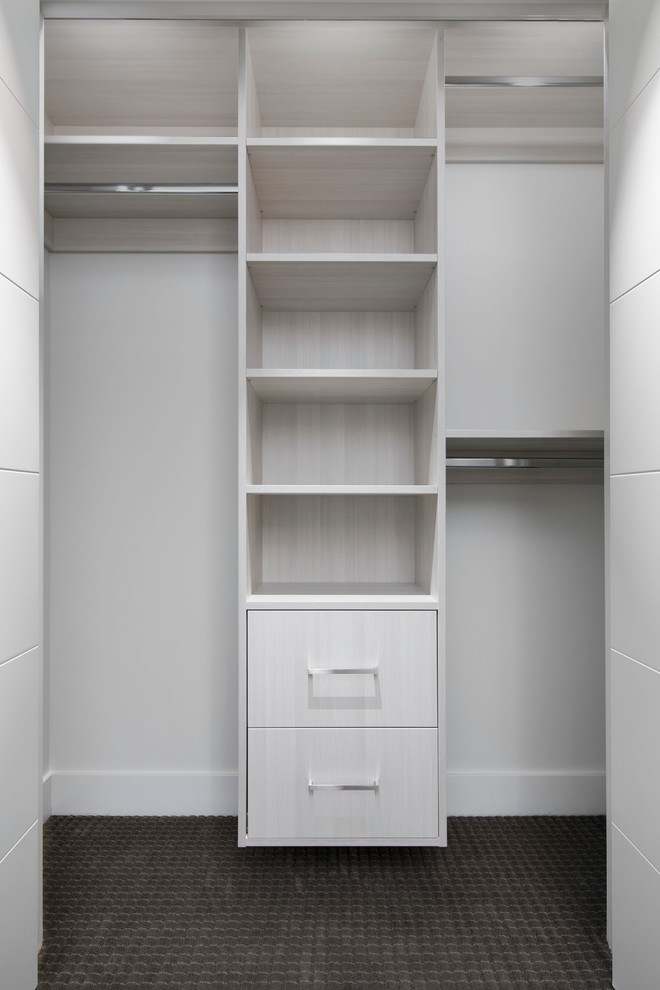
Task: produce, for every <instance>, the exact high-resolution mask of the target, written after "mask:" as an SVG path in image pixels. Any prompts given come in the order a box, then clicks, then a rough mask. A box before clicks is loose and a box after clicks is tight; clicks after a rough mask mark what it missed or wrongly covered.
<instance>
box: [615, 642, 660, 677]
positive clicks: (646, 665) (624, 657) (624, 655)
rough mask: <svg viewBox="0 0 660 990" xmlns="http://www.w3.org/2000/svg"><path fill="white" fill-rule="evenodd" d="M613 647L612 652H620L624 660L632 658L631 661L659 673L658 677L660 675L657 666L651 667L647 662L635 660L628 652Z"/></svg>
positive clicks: (619, 654) (653, 672)
mask: <svg viewBox="0 0 660 990" xmlns="http://www.w3.org/2000/svg"><path fill="white" fill-rule="evenodd" d="M611 649H612V653H616V654H618V656H620V657H622V658H623V659H624V660H630V661H631V663H636V664H638V665H639V666H640V667H644V668H645V670H650V671H651V673H652V674H657V675H658V677H660V670H658V669H657V668H656V667H649V665H648V664H647V663H643V662H642V661H641V660H635V658H634V657H631V656H628V654H627V653H623V652H622V651H621V650H617V649H616V648H615V647H614V646H613V647H612V648H611Z"/></svg>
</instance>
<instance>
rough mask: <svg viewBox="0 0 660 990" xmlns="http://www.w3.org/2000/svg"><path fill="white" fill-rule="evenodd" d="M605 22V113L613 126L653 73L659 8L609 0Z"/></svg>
mask: <svg viewBox="0 0 660 990" xmlns="http://www.w3.org/2000/svg"><path fill="white" fill-rule="evenodd" d="M609 20H610V24H609V27H610V30H609V50H610V73H609V100H610V107H609V112H610V121H611V123H612V125H614V124H616V123H617V121H618V120H619V119H620V118H621V117H622V115H623V114H624V112H625V111H626V109H627V108H628V107H629V106H630V104H631V103H632V102H633V100H634V99H635V98H636V97H637V96H639V94H640V93H641V91H642V90H643V88H644V87H645V86H646V85H647V84H648V82H649V81H650V79H651V77H652V76H654V75H655V73H656V72H657V69H658V51H659V50H660V7H659V6H658V4H657V2H656V0H632V2H631V0H611V2H610V18H609Z"/></svg>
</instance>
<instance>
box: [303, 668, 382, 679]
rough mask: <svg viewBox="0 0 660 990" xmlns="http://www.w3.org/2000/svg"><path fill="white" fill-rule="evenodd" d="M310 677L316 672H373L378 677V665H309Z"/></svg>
mask: <svg viewBox="0 0 660 990" xmlns="http://www.w3.org/2000/svg"><path fill="white" fill-rule="evenodd" d="M307 673H308V674H309V676H310V677H313V676H314V674H373V675H374V677H378V667H377V666H376V667H308V668H307Z"/></svg>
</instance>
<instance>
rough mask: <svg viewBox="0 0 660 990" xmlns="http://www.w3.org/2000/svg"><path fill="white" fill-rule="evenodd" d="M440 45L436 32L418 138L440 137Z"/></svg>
mask: <svg viewBox="0 0 660 990" xmlns="http://www.w3.org/2000/svg"><path fill="white" fill-rule="evenodd" d="M438 44H439V42H438V33H437V31H436V33H435V37H434V38H433V44H432V46H431V52H430V54H429V58H428V66H427V69H426V74H425V76H424V85H423V86H422V92H421V95H420V98H419V105H418V107H417V114H416V116H415V127H414V132H415V136H416V137H437V136H438V130H437V127H438Z"/></svg>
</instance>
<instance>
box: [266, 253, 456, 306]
mask: <svg viewBox="0 0 660 990" xmlns="http://www.w3.org/2000/svg"><path fill="white" fill-rule="evenodd" d="M437 260H438V259H437V255H436V254H424V255H421V254H420V255H414V256H413V255H383V254H379V255H367V254H364V255H361V254H357V255H349V254H313V255H303V254H295V255H293V254H291V255H289V254H281V255H278V254H248V256H247V262H248V268H249V271H250V274H251V276H252V280H253V283H254V287H255V290H256V293H257V297H258V299H259V302H260V303H261V305H262V306H263V307H264V308H265V309H279V310H291V311H296V310H314V311H323V310H335V311H345V310H352V311H356V310H364V311H378V310H388V311H391V310H399V311H401V310H412V309H414V307H415V306H416V305H417V303H418V301H419V299H420V297H421V295H422V293H423V291H424V289H425V287H426V284H427V282H428V280H429V279H430V277H431V275H432V274H433V270H434V269H435V267H436V264H437Z"/></svg>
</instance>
